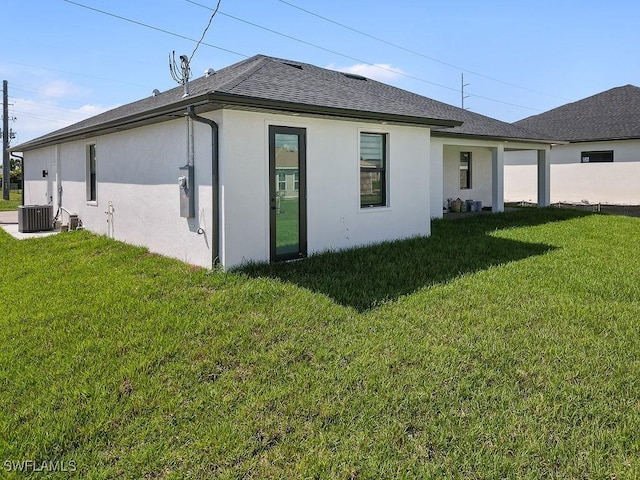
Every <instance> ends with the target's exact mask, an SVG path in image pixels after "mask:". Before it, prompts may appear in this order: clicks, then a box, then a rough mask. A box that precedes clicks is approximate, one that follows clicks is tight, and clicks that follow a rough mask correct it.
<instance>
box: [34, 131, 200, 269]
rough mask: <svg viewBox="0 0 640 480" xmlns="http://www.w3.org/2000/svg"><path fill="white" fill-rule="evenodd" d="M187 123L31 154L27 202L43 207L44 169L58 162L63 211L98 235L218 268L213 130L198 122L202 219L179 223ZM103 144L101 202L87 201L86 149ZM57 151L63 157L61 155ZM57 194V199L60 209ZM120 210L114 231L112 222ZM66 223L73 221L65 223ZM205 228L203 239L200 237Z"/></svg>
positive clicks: (99, 154) (98, 150) (98, 149)
mask: <svg viewBox="0 0 640 480" xmlns="http://www.w3.org/2000/svg"><path fill="white" fill-rule="evenodd" d="M186 136H187V135H186V120H182V119H181V120H175V121H171V122H164V123H160V124H156V125H151V126H146V127H140V128H135V129H132V130H127V131H123V132H119V133H114V134H110V135H104V136H99V137H96V138H92V139H87V140H81V141H74V142H70V143H64V144H61V145H59V146H57V147H50V148H44V149H40V150H36V151H30V152H26V153H25V166H26V167H25V170H26V171H27V172H28V176H27V177H26V178H27V182H26V187H25V197H26V198H25V203H42V202H41V198H42V197H43V194H42V190H43V185H46V182H43V181H42V180H44V179H39V178H37V177H38V175H40V176H41V172H40V170H42V168H44V166H43V165H45V164H47V163H48V162H52V161H53V162H54V164H55V158H56V155H58V156H59V163H58V165H59V167H60V168H59V171H58V174H59V176H60V183H61V186H62V206H63V207H64V208H65V209H67V210H69V211H70V212H72V213H77V214H78V215H79V218H80V220H81V221H82V224H83V226H84V227H85V228H86V229H88V230H90V231H92V232H95V233H98V234H104V235H109V236H112V237H113V238H115V239H117V240H122V241H124V242H127V243H130V244H134V245H141V246H145V247H148V248H149V249H150V250H151V251H153V252H156V253H160V254H163V255H167V256H170V257H174V258H178V259H180V260H183V261H185V262H188V263H191V264H194V265H200V266H204V267H211V264H212V251H211V248H210V245H211V239H210V236H211V222H212V213H211V211H212V199H211V129H210V128H209V127H208V126H206V125H200V124H196V127H195V138H196V150H195V183H196V190H197V195H196V202H195V203H196V205H195V207H196V217H195V218H193V219H186V218H182V217H180V204H179V187H178V183H177V179H178V176H179V167H181V166H183V165H185V164H186V163H187V143H186ZM92 143H94V144H95V145H96V172H97V173H96V174H97V201H96V202H88V201H87V200H86V198H87V197H86V191H87V190H86V175H87V173H86V158H87V145H89V144H92ZM56 149H57V150H58V153H56ZM57 202H58V200H57V193H55V192H54V194H53V201H52V203H53V205H54V209H55V207H57ZM109 202H112V205H113V217H112V218H113V222H112V224H111V228H109V225H108V223H107V214H106V211H107V209H108V204H109ZM65 218H66V217H65ZM198 228H202V229H203V231H204V234H198V233H197V230H198Z"/></svg>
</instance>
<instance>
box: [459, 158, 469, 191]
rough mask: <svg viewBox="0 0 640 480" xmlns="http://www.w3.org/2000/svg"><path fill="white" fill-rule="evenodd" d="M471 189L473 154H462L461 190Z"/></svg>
mask: <svg viewBox="0 0 640 480" xmlns="http://www.w3.org/2000/svg"><path fill="white" fill-rule="evenodd" d="M470 188H471V152H460V190H468V189H470Z"/></svg>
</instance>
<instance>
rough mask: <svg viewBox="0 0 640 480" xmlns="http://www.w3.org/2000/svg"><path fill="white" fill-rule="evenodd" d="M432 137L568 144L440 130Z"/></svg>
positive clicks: (564, 141) (434, 132)
mask: <svg viewBox="0 0 640 480" xmlns="http://www.w3.org/2000/svg"><path fill="white" fill-rule="evenodd" d="M432 136H433V137H448V138H455V137H457V138H467V139H481V140H490V141H495V142H522V143H539V144H542V145H564V144H567V143H569V142H567V141H566V140H550V139H540V138H525V137H522V138H521V137H504V136H495V135H480V134H473V133H456V132H443V131H440V130H433V131H432Z"/></svg>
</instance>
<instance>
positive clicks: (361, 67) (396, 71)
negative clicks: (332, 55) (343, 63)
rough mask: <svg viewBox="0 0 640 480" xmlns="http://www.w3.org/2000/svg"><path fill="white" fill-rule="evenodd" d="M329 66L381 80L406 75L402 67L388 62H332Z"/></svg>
mask: <svg viewBox="0 0 640 480" xmlns="http://www.w3.org/2000/svg"><path fill="white" fill-rule="evenodd" d="M328 68H330V69H332V70H338V71H339V72H345V73H354V74H356V75H362V76H363V77H367V78H371V79H373V80H378V81H379V82H391V81H393V80H396V79H397V78H398V77H400V76H402V75H404V73H405V72H404V71H403V70H401V69H400V68H398V67H394V66H392V65H390V64H388V63H375V64H373V65H369V64H366V63H356V64H355V65H351V66H348V67H339V66H336V65H334V64H331V65H329V67H328Z"/></svg>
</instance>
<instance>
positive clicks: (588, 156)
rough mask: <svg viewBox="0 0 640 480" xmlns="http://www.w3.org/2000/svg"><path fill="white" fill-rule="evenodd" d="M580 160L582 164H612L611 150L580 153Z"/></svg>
mask: <svg viewBox="0 0 640 480" xmlns="http://www.w3.org/2000/svg"><path fill="white" fill-rule="evenodd" d="M580 158H581V162H582V163H594V162H596V163H597V162H613V150H599V151H594V152H582V153H581V154H580Z"/></svg>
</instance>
